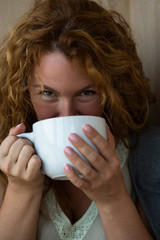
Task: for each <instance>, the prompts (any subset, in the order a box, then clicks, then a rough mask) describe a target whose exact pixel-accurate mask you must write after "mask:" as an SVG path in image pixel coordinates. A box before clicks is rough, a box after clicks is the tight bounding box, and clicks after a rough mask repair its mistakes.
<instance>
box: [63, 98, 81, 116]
mask: <svg viewBox="0 0 160 240" xmlns="http://www.w3.org/2000/svg"><path fill="white" fill-rule="evenodd" d="M59 112H60V116H73V115H77V113H78V109H77V106H76V104H75V102H74V101H73V99H71V98H65V99H62V100H61V104H60V109H59Z"/></svg>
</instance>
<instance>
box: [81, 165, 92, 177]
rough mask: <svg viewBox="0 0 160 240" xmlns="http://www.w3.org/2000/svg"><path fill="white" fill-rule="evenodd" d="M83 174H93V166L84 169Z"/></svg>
mask: <svg viewBox="0 0 160 240" xmlns="http://www.w3.org/2000/svg"><path fill="white" fill-rule="evenodd" d="M83 175H84V176H86V177H88V176H91V175H92V169H91V167H86V168H85V169H84V170H83Z"/></svg>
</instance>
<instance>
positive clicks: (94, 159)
mask: <svg viewBox="0 0 160 240" xmlns="http://www.w3.org/2000/svg"><path fill="white" fill-rule="evenodd" d="M89 159H91V162H92V164H95V163H96V162H97V161H98V160H99V154H98V153H97V152H90V154H89Z"/></svg>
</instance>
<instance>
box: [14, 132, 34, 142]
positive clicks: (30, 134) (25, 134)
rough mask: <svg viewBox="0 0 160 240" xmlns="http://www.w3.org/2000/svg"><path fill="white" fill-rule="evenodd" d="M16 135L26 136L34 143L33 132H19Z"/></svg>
mask: <svg viewBox="0 0 160 240" xmlns="http://www.w3.org/2000/svg"><path fill="white" fill-rule="evenodd" d="M17 137H21V138H27V139H28V140H29V141H31V142H32V143H33V144H34V135H33V132H30V133H20V134H18V135H17Z"/></svg>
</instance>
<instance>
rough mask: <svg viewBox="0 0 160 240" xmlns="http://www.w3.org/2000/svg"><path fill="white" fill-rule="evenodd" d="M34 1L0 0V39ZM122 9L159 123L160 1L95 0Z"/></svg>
mask: <svg viewBox="0 0 160 240" xmlns="http://www.w3.org/2000/svg"><path fill="white" fill-rule="evenodd" d="M33 1H34V0H0V23H1V24H0V39H1V38H2V36H3V34H4V33H5V32H7V31H8V29H9V28H10V27H11V26H12V25H13V24H14V23H15V22H16V20H17V19H18V18H19V16H21V15H22V14H23V12H25V11H27V9H28V8H29V7H30V6H32V4H33ZM95 1H97V2H99V3H101V4H102V5H103V6H104V7H106V8H109V9H115V10H117V11H119V12H120V13H121V14H122V15H123V16H124V17H125V18H126V20H127V21H128V22H129V24H130V26H131V28H132V31H133V33H134V37H135V41H136V43H137V49H138V52H139V55H140V57H141V59H142V61H143V66H144V71H145V73H146V76H147V77H148V78H150V84H151V88H152V90H153V91H154V92H155V94H156V96H157V103H156V104H155V106H154V107H152V109H151V110H152V111H151V123H152V124H157V125H160V114H159V111H160V79H159V78H160V77H159V76H160V24H158V23H159V22H160V0H95Z"/></svg>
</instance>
